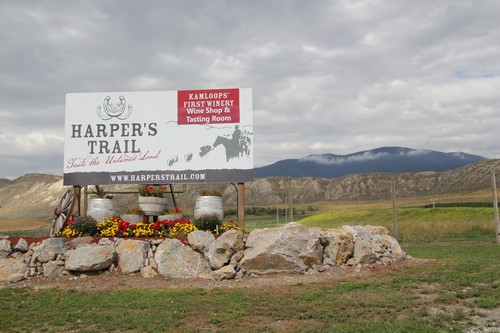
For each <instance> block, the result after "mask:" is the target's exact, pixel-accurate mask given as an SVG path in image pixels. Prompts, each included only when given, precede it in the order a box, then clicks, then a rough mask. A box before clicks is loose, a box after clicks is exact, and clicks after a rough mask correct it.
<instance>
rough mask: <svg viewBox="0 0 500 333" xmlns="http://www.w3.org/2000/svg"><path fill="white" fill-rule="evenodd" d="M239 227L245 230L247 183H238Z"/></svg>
mask: <svg viewBox="0 0 500 333" xmlns="http://www.w3.org/2000/svg"><path fill="white" fill-rule="evenodd" d="M237 192H238V227H240V228H242V229H244V228H245V183H238V187H237Z"/></svg>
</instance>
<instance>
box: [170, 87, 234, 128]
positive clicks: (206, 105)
mask: <svg viewBox="0 0 500 333" xmlns="http://www.w3.org/2000/svg"><path fill="white" fill-rule="evenodd" d="M177 106H178V115H177V123H178V124H179V125H200V124H226V123H239V122H240V91H239V89H211V90H179V91H178V92H177Z"/></svg>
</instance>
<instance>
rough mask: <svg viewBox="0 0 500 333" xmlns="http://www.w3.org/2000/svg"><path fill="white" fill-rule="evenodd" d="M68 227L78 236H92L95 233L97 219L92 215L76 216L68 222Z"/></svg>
mask: <svg viewBox="0 0 500 333" xmlns="http://www.w3.org/2000/svg"><path fill="white" fill-rule="evenodd" d="M68 228H69V229H71V230H73V232H74V233H76V234H79V235H80V236H94V235H95V234H96V233H97V220H96V219H95V218H93V217H92V216H85V215H82V216H76V217H75V218H74V219H73V220H70V221H69V222H68Z"/></svg>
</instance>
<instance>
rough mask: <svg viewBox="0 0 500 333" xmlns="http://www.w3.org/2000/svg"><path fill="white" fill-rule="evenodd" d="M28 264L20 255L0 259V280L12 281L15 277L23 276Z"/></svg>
mask: <svg viewBox="0 0 500 333" xmlns="http://www.w3.org/2000/svg"><path fill="white" fill-rule="evenodd" d="M27 269H28V265H27V264H26V263H25V262H24V259H23V258H22V257H19V258H5V259H0V281H11V282H12V281H14V280H15V279H17V278H15V277H18V276H19V277H20V276H24V274H25V272H26V270H27Z"/></svg>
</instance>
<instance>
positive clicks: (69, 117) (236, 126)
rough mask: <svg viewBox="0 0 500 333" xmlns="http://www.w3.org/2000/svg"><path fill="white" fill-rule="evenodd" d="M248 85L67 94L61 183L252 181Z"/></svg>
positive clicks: (250, 119)
mask: <svg viewBox="0 0 500 333" xmlns="http://www.w3.org/2000/svg"><path fill="white" fill-rule="evenodd" d="M252 117H253V115H252V91H251V89H239V88H231V89H209V90H179V91H150V92H102V93H70V94H67V95H66V119H65V144H64V184H65V185H101V184H143V183H144V184H173V183H208V182H247V181H252V180H253V119H252Z"/></svg>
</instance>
